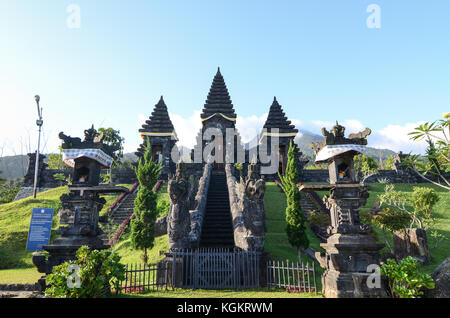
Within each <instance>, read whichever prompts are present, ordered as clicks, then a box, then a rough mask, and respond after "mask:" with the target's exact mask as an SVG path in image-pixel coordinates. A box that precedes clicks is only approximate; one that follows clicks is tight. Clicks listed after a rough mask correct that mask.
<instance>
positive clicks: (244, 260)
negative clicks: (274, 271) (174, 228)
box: [172, 248, 261, 289]
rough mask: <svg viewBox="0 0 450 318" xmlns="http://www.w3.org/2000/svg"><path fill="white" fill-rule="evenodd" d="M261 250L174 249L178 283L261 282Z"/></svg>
mask: <svg viewBox="0 0 450 318" xmlns="http://www.w3.org/2000/svg"><path fill="white" fill-rule="evenodd" d="M260 258H261V253H258V252H255V251H240V250H233V251H229V250H227V249H213V248H210V249H197V250H177V251H174V252H173V271H172V273H173V278H172V281H173V282H175V286H176V287H180V288H193V289H249V288H258V287H259V286H260V281H259V275H260V268H259V266H260Z"/></svg>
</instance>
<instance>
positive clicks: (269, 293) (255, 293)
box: [119, 289, 322, 298]
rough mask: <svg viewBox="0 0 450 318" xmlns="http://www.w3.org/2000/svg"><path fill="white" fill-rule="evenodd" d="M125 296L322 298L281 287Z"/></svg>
mask: <svg viewBox="0 0 450 318" xmlns="http://www.w3.org/2000/svg"><path fill="white" fill-rule="evenodd" d="M119 297H124V298H141V297H145V298H168V297H170V298H322V296H321V295H320V294H318V295H316V294H314V293H287V292H286V291H284V290H281V289H271V290H267V289H257V290H252V289H250V290H242V291H235V290H204V289H196V290H192V289H176V290H171V289H169V290H167V291H166V290H158V291H150V292H147V293H142V294H122V295H120V296H119Z"/></svg>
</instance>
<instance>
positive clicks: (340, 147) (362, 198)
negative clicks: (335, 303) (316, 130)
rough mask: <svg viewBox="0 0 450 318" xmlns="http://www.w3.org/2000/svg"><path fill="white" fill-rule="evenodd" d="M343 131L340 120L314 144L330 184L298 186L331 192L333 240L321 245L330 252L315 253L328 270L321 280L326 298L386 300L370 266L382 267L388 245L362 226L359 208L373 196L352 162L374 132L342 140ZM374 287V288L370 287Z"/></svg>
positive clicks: (327, 203)
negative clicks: (374, 282) (382, 252)
mask: <svg viewBox="0 0 450 318" xmlns="http://www.w3.org/2000/svg"><path fill="white" fill-rule="evenodd" d="M344 132H345V128H344V127H343V126H341V125H339V124H338V123H337V122H336V125H335V126H334V127H333V130H332V132H331V133H330V132H328V131H327V130H326V129H325V128H323V129H322V134H323V135H324V137H325V140H323V141H322V142H319V143H314V144H312V147H313V148H314V150H315V153H316V160H315V162H316V163H327V164H328V171H329V177H330V183H329V184H314V185H300V187H299V189H300V190H301V191H304V192H308V191H324V190H329V191H330V192H331V193H330V195H327V196H325V197H324V199H323V200H324V203H325V204H326V206H327V208H328V209H329V210H330V216H331V225H330V226H329V227H328V229H327V232H328V234H330V236H329V237H328V239H327V242H326V243H322V244H321V247H323V248H324V249H325V251H326V253H316V257H317V259H318V261H319V263H320V265H321V266H322V267H323V268H325V269H326V270H325V273H324V274H323V276H322V288H323V295H324V296H325V297H327V298H365V297H385V296H386V291H385V289H384V285H383V281H382V280H380V286H375V287H373V286H371V285H370V282H368V279H369V278H370V277H369V276H370V275H371V274H372V273H373V269H372V271H371V269H370V267H369V266H370V265H372V264H375V265H379V261H380V260H379V251H380V250H381V249H382V248H383V247H384V244H377V243H376V240H375V238H374V237H373V236H371V235H370V232H371V231H372V229H371V227H370V226H368V225H366V224H363V223H361V221H360V218H359V208H360V207H361V206H363V205H364V204H365V203H366V200H367V198H368V197H369V193H368V190H369V187H368V186H366V185H363V184H360V183H359V182H358V181H357V175H356V171H355V168H354V166H353V158H354V156H355V155H357V154H358V153H361V152H363V151H364V146H365V145H367V140H366V137H367V136H368V135H369V134H370V132H371V131H370V129H366V130H365V131H363V132H361V133H358V134H350V136H349V138H346V137H345V136H344ZM369 286H370V287H369Z"/></svg>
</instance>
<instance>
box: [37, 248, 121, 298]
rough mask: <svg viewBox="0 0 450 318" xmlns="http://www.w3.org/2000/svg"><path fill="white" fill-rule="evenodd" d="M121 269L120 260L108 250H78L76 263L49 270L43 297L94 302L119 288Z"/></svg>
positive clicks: (68, 263)
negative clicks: (94, 299) (50, 272)
mask: <svg viewBox="0 0 450 318" xmlns="http://www.w3.org/2000/svg"><path fill="white" fill-rule="evenodd" d="M124 276H125V265H123V264H121V263H120V256H119V255H117V254H115V253H113V252H111V251H109V250H102V251H98V250H91V249H89V247H88V246H82V247H80V249H79V250H78V251H77V254H76V260H74V261H67V262H64V263H62V264H61V265H59V266H54V267H53V273H52V274H49V275H48V276H47V285H48V287H47V289H46V290H45V294H46V295H48V296H52V297H56V298H98V297H104V296H105V292H104V291H105V288H109V287H110V286H111V285H113V286H114V288H115V289H116V290H118V289H119V288H120V286H119V281H121V280H123V279H124Z"/></svg>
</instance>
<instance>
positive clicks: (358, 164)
mask: <svg viewBox="0 0 450 318" xmlns="http://www.w3.org/2000/svg"><path fill="white" fill-rule="evenodd" d="M354 166H355V170H357V171H358V172H359V173H360V174H361V175H362V178H361V183H364V181H366V179H367V178H369V177H371V176H373V175H375V174H377V173H378V165H377V163H376V161H375V159H373V158H372V157H368V156H366V155H364V154H360V155H357V156H355V158H354Z"/></svg>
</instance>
